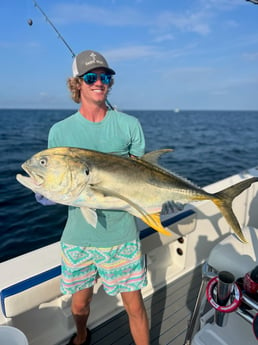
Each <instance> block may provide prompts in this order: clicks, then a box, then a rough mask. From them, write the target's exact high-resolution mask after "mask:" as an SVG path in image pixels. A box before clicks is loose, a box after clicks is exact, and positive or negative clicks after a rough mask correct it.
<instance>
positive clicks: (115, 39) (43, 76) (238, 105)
mask: <svg viewBox="0 0 258 345" xmlns="http://www.w3.org/2000/svg"><path fill="white" fill-rule="evenodd" d="M37 3H38V4H39V6H40V7H41V8H42V9H43V10H44V11H45V13H46V14H47V15H48V17H49V19H50V20H51V21H52V22H53V23H54V25H55V26H56V27H57V29H58V30H59V32H60V33H61V35H62V36H63V37H64V38H65V40H66V41H67V43H68V44H69V45H70V46H71V48H72V49H73V51H74V52H75V53H76V54H77V53H79V52H80V51H82V50H86V49H93V50H97V51H99V52H101V53H102V54H104V56H105V57H106V58H107V60H108V61H109V64H110V66H111V67H112V68H113V69H115V70H116V72H117V75H116V78H115V85H114V86H113V89H112V91H111V94H110V97H109V98H110V101H111V102H112V103H113V104H115V105H117V106H118V108H119V109H150V110H151V109H174V108H180V109H187V110H191V109H210V110H213V109H215V110H217V109H218V110H228V109H231V110H258V5H254V4H252V3H250V2H247V1H245V0H206V1H205V0H181V1H176V0H98V1H92V0H38V1H37ZM0 17H1V20H0V49H1V54H0V66H1V67H0V68H1V84H0V108H62V109H64V108H73V109H74V108H77V105H76V104H75V103H73V102H72V101H71V100H70V96H69V93H68V91H67V88H66V80H67V78H68V77H69V76H70V75H71V64H72V56H71V53H70V52H69V50H68V49H67V48H66V47H65V45H64V44H63V42H62V40H61V39H60V38H58V36H57V34H56V33H55V32H54V30H53V29H52V28H51V26H50V25H49V23H47V21H46V20H45V18H44V17H43V16H42V14H41V13H40V11H39V10H38V9H37V8H36V7H35V6H34V4H33V1H32V0H12V1H10V0H1V2H0ZM28 19H32V21H33V25H31V26H29V25H28V23H27V20H28Z"/></svg>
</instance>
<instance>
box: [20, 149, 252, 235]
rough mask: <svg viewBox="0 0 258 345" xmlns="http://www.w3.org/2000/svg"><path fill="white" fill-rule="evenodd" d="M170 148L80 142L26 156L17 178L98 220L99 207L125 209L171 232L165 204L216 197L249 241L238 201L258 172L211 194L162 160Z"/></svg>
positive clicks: (93, 222)
mask: <svg viewBox="0 0 258 345" xmlns="http://www.w3.org/2000/svg"><path fill="white" fill-rule="evenodd" d="M168 151H170V150H160V151H154V152H151V153H148V154H146V155H145V156H143V157H142V158H134V159H131V158H125V157H121V156H117V155H113V154H108V153H101V152H97V151H92V150H86V149H80V148H71V147H56V148H51V149H47V150H44V151H41V152H39V153H37V154H35V155H34V156H33V157H31V158H30V159H29V160H28V161H26V162H25V163H24V164H23V165H22V168H23V169H24V170H25V171H26V172H27V173H28V175H29V177H26V176H23V175H21V174H18V175H17V180H18V181H19V182H20V183H21V184H23V185H24V186H26V187H28V188H30V189H31V190H32V191H34V192H37V193H40V194H42V195H43V196H45V197H47V198H48V199H50V200H53V201H55V202H57V203H61V204H65V205H72V206H77V207H80V208H81V210H82V213H83V215H84V217H85V219H86V220H87V221H88V222H89V223H90V224H91V225H93V226H96V222H97V218H96V217H97V215H96V212H95V210H96V209H107V210H108V209H109V210H124V211H127V212H129V213H131V214H132V215H134V216H136V217H139V218H141V219H142V220H143V221H144V222H145V223H147V224H148V225H149V226H151V227H152V228H154V229H155V230H157V231H160V232H162V233H163V234H166V235H170V234H171V233H170V232H169V231H168V230H166V229H164V228H163V226H162V224H161V222H160V212H161V210H162V207H163V206H164V205H165V204H167V203H169V202H171V201H173V202H179V203H182V204H184V203H188V202H191V201H196V200H211V201H212V202H214V203H215V204H216V205H217V206H218V207H219V209H220V211H221V212H222V214H223V215H224V217H225V218H226V220H227V221H228V223H229V225H230V226H231V227H232V229H233V230H234V231H235V233H236V235H237V236H238V238H239V239H240V240H241V241H242V242H246V240H245V238H244V236H243V234H242V231H241V228H240V226H239V223H238V221H237V218H236V216H235V215H234V213H233V210H232V201H233V199H234V198H235V197H236V196H237V195H239V194H240V193H241V192H242V191H243V190H245V189H246V188H248V187H249V186H250V185H251V184H252V183H254V182H257V181H258V178H255V177H254V178H250V179H248V180H244V181H242V182H239V183H238V184H236V185H234V186H231V187H229V188H227V189H225V190H223V191H221V192H218V193H215V194H210V193H207V192H205V191H204V190H203V189H201V188H199V187H197V186H196V185H194V184H193V183H191V182H189V181H187V180H185V179H183V178H181V177H178V176H177V175H175V174H173V173H171V172H169V171H167V170H165V169H162V168H161V167H159V166H158V165H157V164H156V161H157V159H158V157H159V156H160V155H161V154H163V153H165V152H168Z"/></svg>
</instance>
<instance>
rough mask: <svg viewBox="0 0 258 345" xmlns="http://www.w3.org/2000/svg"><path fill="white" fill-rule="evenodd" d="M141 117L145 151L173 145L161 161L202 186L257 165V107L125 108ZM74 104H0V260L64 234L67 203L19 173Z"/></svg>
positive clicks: (41, 147)
mask: <svg viewBox="0 0 258 345" xmlns="http://www.w3.org/2000/svg"><path fill="white" fill-rule="evenodd" d="M126 112H127V113H129V114H132V115H134V116H136V117H137V118H139V120H140V122H141V124H142V127H143V130H144V133H145V137H146V151H152V150H157V149H160V148H172V149H173V150H174V152H172V153H169V154H166V155H164V156H163V157H162V158H161V161H160V164H161V165H162V166H164V167H165V168H167V169H169V170H171V171H173V172H176V173H177V174H179V175H181V176H184V177H186V178H188V179H190V180H191V181H193V182H195V183H196V184H198V185H199V186H201V187H203V186H205V185H207V184H210V183H213V182H216V181H217V180H220V179H223V178H226V177H228V176H230V175H232V174H235V173H238V172H240V171H242V170H245V169H247V168H249V167H253V166H256V165H258V164H257V163H258V111H180V112H178V113H176V112H174V111H173V110H171V111H157V110H155V111H135V110H133V111H126ZM71 113H72V111H71V110H17V109H15V110H11V109H8V110H6V109H2V110H0V121H1V126H0V163H1V164H0V239H1V241H0V262H2V261H5V260H7V259H10V258H12V257H15V256H18V255H21V254H23V253H26V252H29V251H31V250H33V249H36V248H40V247H42V246H45V245H47V244H50V243H53V242H55V241H57V240H59V238H60V235H61V233H62V229H63V227H64V224H65V220H66V207H65V206H62V205H56V206H48V207H44V206H41V205H40V204H38V203H37V202H36V201H35V198H34V194H33V193H32V192H31V191H30V190H28V189H27V188H25V187H23V186H22V185H20V184H19V183H18V182H17V181H16V179H15V176H16V174H17V173H21V172H22V169H21V164H22V163H23V162H24V161H25V160H26V159H28V158H29V157H30V156H31V155H33V154H34V153H36V152H38V151H40V150H42V149H45V148H46V147H47V135H48V131H49V128H50V127H51V125H52V124H54V123H55V122H56V121H59V120H61V119H63V118H65V117H66V116H68V115H70V114H71Z"/></svg>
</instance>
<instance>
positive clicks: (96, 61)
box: [85, 52, 105, 66]
mask: <svg viewBox="0 0 258 345" xmlns="http://www.w3.org/2000/svg"><path fill="white" fill-rule="evenodd" d="M89 56H90V57H91V59H92V60H90V61H87V62H85V65H86V66H89V65H92V64H99V65H104V64H105V63H104V61H103V60H98V59H97V55H96V54H95V53H94V52H92V53H91V54H90V55H89Z"/></svg>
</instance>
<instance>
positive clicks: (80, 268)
mask: <svg viewBox="0 0 258 345" xmlns="http://www.w3.org/2000/svg"><path fill="white" fill-rule="evenodd" d="M61 252H62V279H61V292H62V293H63V294H73V293H75V292H77V291H79V290H82V289H85V288H89V287H91V286H93V285H94V284H95V283H96V281H97V278H98V277H101V279H102V284H103V288H104V290H105V291H106V293H107V294H109V295H111V296H114V295H117V294H118V293H120V292H128V291H135V290H140V289H141V288H143V287H144V286H146V285H147V277H146V268H145V259H144V256H142V254H141V243H140V240H135V241H130V242H127V243H123V244H120V245H117V246H113V247H110V248H96V247H80V246H74V245H69V244H65V243H62V242H61Z"/></svg>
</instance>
